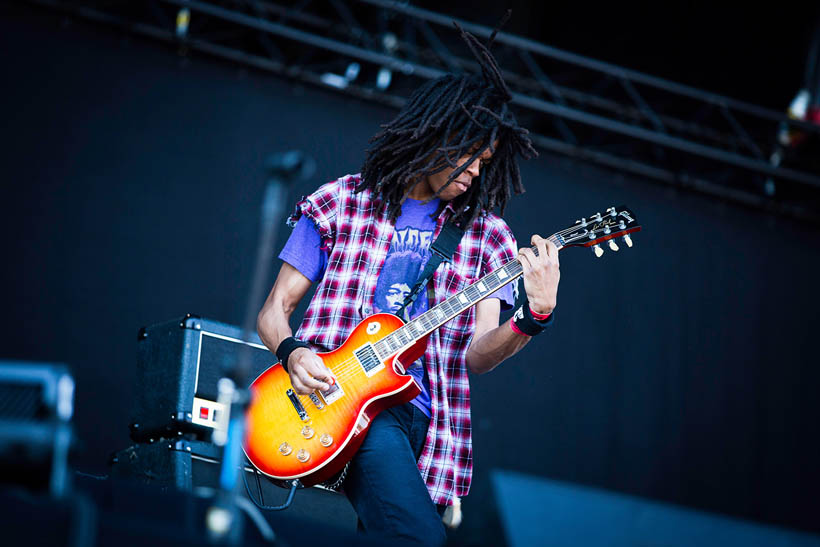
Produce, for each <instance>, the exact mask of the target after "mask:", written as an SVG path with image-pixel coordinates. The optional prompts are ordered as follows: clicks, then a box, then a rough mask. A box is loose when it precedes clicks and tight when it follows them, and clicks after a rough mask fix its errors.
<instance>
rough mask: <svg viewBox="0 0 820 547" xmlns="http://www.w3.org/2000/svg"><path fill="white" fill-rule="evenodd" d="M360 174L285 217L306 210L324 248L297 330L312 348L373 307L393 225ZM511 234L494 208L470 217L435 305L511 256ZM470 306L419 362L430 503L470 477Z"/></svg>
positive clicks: (422, 465)
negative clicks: (425, 399)
mask: <svg viewBox="0 0 820 547" xmlns="http://www.w3.org/2000/svg"><path fill="white" fill-rule="evenodd" d="M359 180H360V178H359V175H347V176H344V177H342V178H340V179H338V180H336V181H333V182H329V183H327V184H325V185H323V186H321V187H320V188H319V189H318V190H317V191H316V192H314V193H313V194H311V195H309V196H307V197H305V198H303V199H302V200H301V201H300V202H299V203H298V204H297V209H296V212H295V213H294V215H293V216H291V218H290V219H289V223H291V225H293V224H294V223H295V222H296V221H297V220H298V219H299V217H300V216H302V215H305V216H306V217H308V218H310V219H311V220H312V221H313V223H314V224H315V225H316V227H317V229H318V231H319V235H320V237H321V239H322V248H323V249H326V250H327V251H328V263H327V269H326V270H325V274H324V277H323V278H322V280H321V281H319V283H318V286H317V288H316V293H315V294H314V296H313V299H312V300H311V301H310V305H309V307H308V309H307V312H306V313H305V316H304V318H303V320H302V324H301V326H300V327H299V330H298V331H297V333H296V336H297V337H299V338H300V339H302V340H305V341H307V342H309V343H311V344H313V346H314V347H315V348H316V350H317V351H330V350H333V349H335V348H338V347H339V346H341V345H342V343H343V342H344V341H345V339H346V338H347V336H348V335H349V334H350V333H351V332H352V330H353V328H354V327H355V326H356V325H358V324H359V323H360V322H361V321H362V320H363V319H364V318H365V317H366V316H368V315H371V314H372V313H373V297H374V293H375V289H376V281H377V279H378V274H379V272H380V271H381V267H382V265H383V264H384V260H385V257H386V256H387V251H388V249H389V247H390V243H391V240H392V238H393V231H394V225H393V223H392V222H390V221H389V220H388V218H387V213H386V208H385V207H384V203H383V201H382V200H381V199H380V198H379V197H378V196H374V195H373V193H372V192H370V191H368V190H365V191H363V192H360V193H355V192H354V188H355V186H356V185H357V184H358V183H359ZM452 213H453V210H452V208H450V206H449V205H448V206H447V207H446V208H445V209H444V211H443V212H442V214H441V215H440V216H439V218H438V219H437V222H436V230H435V233H434V234H433V237H437V236H438V233H439V232H440V231H441V228H442V226H443V225H444V223H445V222H446V221H447V220H448V219H449V218H450V216H451V215H452ZM516 249H517V246H516V243H515V238H514V237H513V235H512V232H511V231H510V229H509V227H508V226H507V224H506V223H505V222H504V221H503V220H502V219H501V218H499V217H498V216H496V215H494V214H491V213H490V214H487V215H484V216H480V217H479V218H478V219H476V220H475V221H474V222H473V224H472V225H471V226H470V227H469V229H468V230H467V231H466V232H465V234H464V237H463V238H462V240H461V243H460V244H459V246H458V248H457V249H456V252H455V255H454V256H453V259H452V260H451V261H449V262H445V263H443V264H442V265H441V266H439V268H438V270H437V271H436V273H435V275H434V276H433V287H434V292H435V304H438V303H439V302H441V301H443V300H444V299H445V298H447V297H449V296H452V295H453V294H455V293H456V292H458V291H460V290H462V289H463V288H465V287H466V286H467V285H469V284H470V283H472V282H474V281H475V280H476V279H477V278H479V277H481V276H482V275H485V274H486V273H489V272H490V271H492V270H495V269H497V268H499V267H500V266H501V265H502V264H504V263H506V262H508V261H510V260H512V259H513V258H515V253H516ZM474 330H475V311H474V309H472V308H471V309H470V310H468V311H465V312H463V313H462V314H461V315H459V316H457V317H455V318H453V319H452V320H450V321H449V322H447V323H446V324H444V325H443V326H442V327H441V328H439V329H438V330H437V331H435V332H433V333H432V334H431V336H430V339H429V342H428V345H427V352H426V354H425V360H424V361H425V364H426V366H427V375H428V378H429V380H430V399H431V407H432V408H431V411H432V417H431V419H430V428H429V429H428V431H427V441H426V443H425V446H424V449H423V450H422V453H421V457H420V458H419V461H418V467H419V471H420V472H421V475H422V477H423V478H424V481H425V483H426V484H427V489H428V491H429V492H430V497H431V498H432V499H433V501H434V502H435V503H438V504H443V505H451V504H452V503H453V499H454V496H463V495H466V494H467V493H468V491H469V489H470V479H471V476H472V469H473V466H472V440H471V435H470V432H471V427H470V383H469V379H468V376H467V364H466V355H467V348H468V346H469V344H470V339H471V337H472V334H473V331H474Z"/></svg>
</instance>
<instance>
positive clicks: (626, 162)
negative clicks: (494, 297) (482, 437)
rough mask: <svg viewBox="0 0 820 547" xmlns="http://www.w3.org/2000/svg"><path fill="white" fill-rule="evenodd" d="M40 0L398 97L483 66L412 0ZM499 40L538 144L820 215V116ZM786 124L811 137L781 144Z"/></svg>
mask: <svg viewBox="0 0 820 547" xmlns="http://www.w3.org/2000/svg"><path fill="white" fill-rule="evenodd" d="M29 3H33V4H36V5H39V6H42V7H46V8H51V9H56V10H59V11H60V12H62V13H64V14H66V15H69V16H75V17H79V18H84V19H90V20H93V21H97V22H99V23H104V24H108V25H111V26H115V27H117V28H120V29H124V30H127V31H129V32H132V33H136V34H140V35H144V36H148V37H151V38H154V39H158V40H162V41H165V42H169V43H172V44H173V45H174V46H175V51H176V52H177V53H178V54H181V55H187V54H189V52H190V51H200V52H204V53H207V54H210V55H214V56H217V57H221V58H223V59H227V60H229V61H233V62H236V63H240V64H243V65H248V66H252V67H255V68H257V69H261V70H264V71H269V72H273V73H276V74H279V75H282V76H286V77H289V78H292V79H295V80H300V81H303V82H308V83H311V84H316V85H319V86H323V87H325V88H330V89H334V90H338V91H339V92H343V93H347V94H352V95H355V96H357V97H360V98H362V99H365V100H371V101H376V102H379V103H382V104H387V105H390V106H393V107H397V108H398V107H400V106H401V105H402V104H403V103H404V101H405V100H406V98H407V96H408V95H409V93H410V91H411V90H412V89H413V88H415V87H416V86H418V85H419V84H420V83H421V82H423V81H425V80H427V79H430V78H436V77H438V76H441V75H443V74H445V73H447V72H453V71H455V72H458V71H465V70H472V69H476V63H475V62H474V61H473V60H472V59H471V57H470V55H469V53H468V51H467V48H466V46H464V44H463V43H462V42H461V40H460V38H459V36H458V33H457V32H456V31H455V28H454V26H453V22H454V19H453V18H452V17H449V16H446V15H442V14H439V13H435V12H432V11H428V10H424V9H420V8H417V7H413V6H412V5H410V4H409V3H407V2H391V1H387V0H358V1H355V2H354V1H344V0H322V1H319V0H313V1H311V0H301V1H298V2H292V4H293V5H289V6H285V5H283V4H278V3H273V2H263V1H210V2H206V1H186V0H153V1H144V2H128V1H114V0H108V1H103V0H97V1H93V0H85V1H84V0H77V1H59V0H30V2H29ZM500 15H501V14H500V13H499V16H500ZM457 22H458V23H459V24H460V25H461V26H462V27H463V28H465V29H466V30H468V31H470V32H472V33H473V34H475V35H476V36H479V37H483V38H487V37H489V35H490V33H491V32H492V29H491V28H488V27H485V26H481V25H477V24H473V23H469V22H466V21H457ZM493 52H494V54H495V55H496V57H497V58H498V60H499V64H500V66H502V67H504V69H505V73H504V76H505V78H506V80H507V83H508V84H509V86H510V88H511V89H512V91H513V96H514V98H513V101H514V103H515V104H516V105H517V109H516V112H517V114H518V117H519V119H520V121H521V123H522V125H524V126H525V127H528V128H530V129H531V131H532V134H533V135H532V136H533V140H534V142H535V144H536V145H537V146H538V147H539V148H541V149H543V150H547V151H551V152H555V153H560V154H565V155H568V156H571V157H574V158H577V159H580V160H584V161H591V162H595V163H598V164H601V165H604V166H607V167H609V168H612V169H615V170H620V171H623V172H628V173H632V174H637V175H640V176H643V177H647V178H648V179H651V180H654V181H659V182H662V183H665V184H669V185H671V186H675V187H682V188H686V189H690V190H694V191H697V192H701V193H705V194H709V195H711V196H714V197H717V198H721V199H724V200H729V201H732V202H738V203H741V204H744V205H747V206H751V207H755V208H760V209H763V210H766V211H769V212H772V213H777V214H783V215H787V216H791V217H796V218H799V219H803V220H808V221H812V222H820V161H818V158H819V157H820V153H818V150H820V127H818V126H817V125H814V124H811V123H806V122H802V121H799V120H793V119H790V118H788V117H787V116H786V115H785V114H784V113H781V112H777V111H773V110H770V109H767V108H762V107H760V106H756V105H753V104H750V103H747V102H743V101H739V100H735V99H731V98H728V97H724V96H720V95H716V94H713V93H708V92H706V91H702V90H699V89H696V88H694V87H690V86H686V85H681V84H678V83H674V82H670V81H667V80H663V79H661V78H657V77H654V76H651V75H647V74H644V73H640V72H637V71H634V70H629V69H625V68H622V67H619V66H615V65H612V64H608V63H604V62H601V61H596V60H593V59H590V58H587V57H583V56H580V55H576V54H573V53H569V52H566V51H562V50H559V49H556V48H553V47H550V46H547V45H545V44H541V43H538V42H535V41H533V40H529V39H526V38H522V37H519V36H515V35H512V34H507V33H504V32H500V33H499V34H498V36H497V37H496V39H495V43H494V45H493ZM795 91H796V90H795ZM785 106H786V105H784V110H785ZM785 131H791V132H793V133H795V132H796V133H802V134H803V135H804V136H805V137H806V138H805V139H804V144H803V146H802V148H801V147H797V148H786V149H781V148H780V147H779V145H778V139H777V135H778V133H783V132H785ZM811 147H813V150H814V153H811V150H810V148H811ZM773 156H780V158H782V159H778V160H774V159H773Z"/></svg>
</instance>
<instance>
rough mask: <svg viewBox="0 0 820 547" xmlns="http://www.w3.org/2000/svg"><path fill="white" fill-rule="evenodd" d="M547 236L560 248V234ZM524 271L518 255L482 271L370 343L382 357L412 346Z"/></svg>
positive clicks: (383, 358) (385, 357)
mask: <svg viewBox="0 0 820 547" xmlns="http://www.w3.org/2000/svg"><path fill="white" fill-rule="evenodd" d="M548 239H549V240H550V241H552V242H553V243H554V244H555V245H556V247H558V249H561V248H562V246H563V239H562V238H561V237H560V235H558V234H553V235H551V236H550V237H549V238H548ZM532 250H533V252H535V254H536V256H537V255H538V249H537V248H536V247H532ZM523 273H524V268H523V266H521V263H520V262H519V261H518V259H513V260H511V261H509V262H507V263H506V264H504V265H503V266H501V267H500V268H498V269H497V270H495V271H493V272H491V273H489V274H487V275H485V276H484V277H482V278H481V279H479V280H478V281H476V282H475V283H473V284H472V285H470V286H469V287H467V288H466V289H464V290H462V291H460V292H458V293H456V294H454V295H453V296H451V297H450V298H448V299H447V300H445V301H444V302H441V303H440V304H437V305H436V306H434V307H432V308H430V309H429V310H427V311H426V312H424V313H423V314H421V315H419V316H418V317H416V318H415V319H413V320H412V321H410V322H409V323H407V324H406V325H404V326H403V327H400V328H398V329H396V330H395V331H393V332H392V333H390V334H388V335H387V336H385V337H384V338H382V339H381V340H379V341H378V342H376V343H375V344H373V347H374V348H375V349H376V353H377V354H378V356H379V359H380V360H382V361H384V360H386V359H387V358H388V357H390V356H391V355H395V354H396V353H397V352H399V351H400V350H402V349H404V348H407V347H409V346H412V345H413V344H414V343H416V342H417V341H418V340H420V339H421V338H423V337H424V336H426V335H427V334H429V333H430V332H433V331H434V330H436V329H437V328H438V327H440V326H441V325H443V324H444V323H446V322H447V321H449V320H450V319H452V318H453V317H455V316H457V315H459V314H460V313H463V312H464V311H465V310H467V309H469V308H470V307H472V306H474V305H476V304H477V303H478V302H479V301H481V300H483V299H484V298H486V297H488V296H490V295H491V294H493V293H494V292H495V291H497V290H498V289H500V288H501V287H503V286H504V285H506V284H507V283H512V282H513V281H515V280H516V279H518V277H519V276H521V275H522V274H523Z"/></svg>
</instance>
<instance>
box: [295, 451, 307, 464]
mask: <svg viewBox="0 0 820 547" xmlns="http://www.w3.org/2000/svg"><path fill="white" fill-rule="evenodd" d="M296 459H297V460H299V461H300V462H302V463H305V462H306V461H308V460H309V459H310V452H308V451H307V450H305V449H304V448H300V449H299V451H298V452H296Z"/></svg>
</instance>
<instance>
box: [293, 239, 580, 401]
mask: <svg viewBox="0 0 820 547" xmlns="http://www.w3.org/2000/svg"><path fill="white" fill-rule="evenodd" d="M573 229H574V228H569V229H567V230H562V231H560V232H556V233H555V234H553V235H551V236H549V237H548V238H547V239H549V240H550V241H552V242H553V244H558V243H559V242H558V241H557V240H556V239H555V236H556V235H557V234H561V233H567V232H570V231H572V230H573ZM533 248H534V247H533ZM516 261H518V259H513V260H511V261H510V262H507V263H506V264H504V265H503V266H501V268H498V269H499V270H500V269H502V268H504V267H506V266H508V265H509V264H511V263H513V262H516ZM495 271H498V270H495ZM492 273H494V272H491V273H490V274H488V275H492ZM510 282H512V281H510ZM504 285H506V283H505V284H502V285H501V286H499V287H498V288H497V289H495V290H499V289H500V288H501V287H503V286H504ZM470 286H472V285H470ZM464 290H466V288H465V289H464ZM461 292H463V291H459V293H461ZM459 293H457V294H459ZM488 294H492V292H489V291H488ZM455 296H456V295H453V296H452V297H449V298H448V299H446V300H445V301H443V302H446V301H447V300H450V298H453V297H455ZM485 298H486V296H485ZM443 302H442V303H443ZM439 305H440V304H439ZM469 307H472V305H471V306H469ZM469 307H468V308H469ZM431 309H433V308H431ZM463 312H464V310H462V311H460V312H459V313H458V314H455V315H453V317H456V316H457V315H459V314H461V313H463ZM453 317H451V318H450V319H452V318H453ZM417 319H418V318H417ZM450 319H448V320H450ZM436 322H438V321H436ZM445 322H446V321H445ZM408 324H409V323H408ZM442 324H443V323H442ZM404 326H406V325H402V327H404ZM402 327H399V328H402ZM396 330H398V329H396ZM425 330H426V329H425ZM393 332H396V331H393ZM390 334H392V333H390ZM425 334H426V333H425ZM388 336H389V334H388ZM385 338H386V337H385ZM385 338H382V339H381V340H384V339H385ZM381 340H380V341H381ZM411 345H412V344H411ZM398 351H399V350H397V351H396V352H395V353H398ZM395 353H394V354H393V355H395ZM384 362H386V361H382V363H384ZM358 364H359V363H358V359H357V358H356V357H355V356H354V357H351V358H348V359H345V360H344V361H341V362H339V363H337V364H335V365H333V373H334V376H335V377H336V379H344V380H349V379H350V378H352V377H353V376H356V375H357V372H358V368H359V367H358V366H357V365H358ZM306 397H307V396H306Z"/></svg>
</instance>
